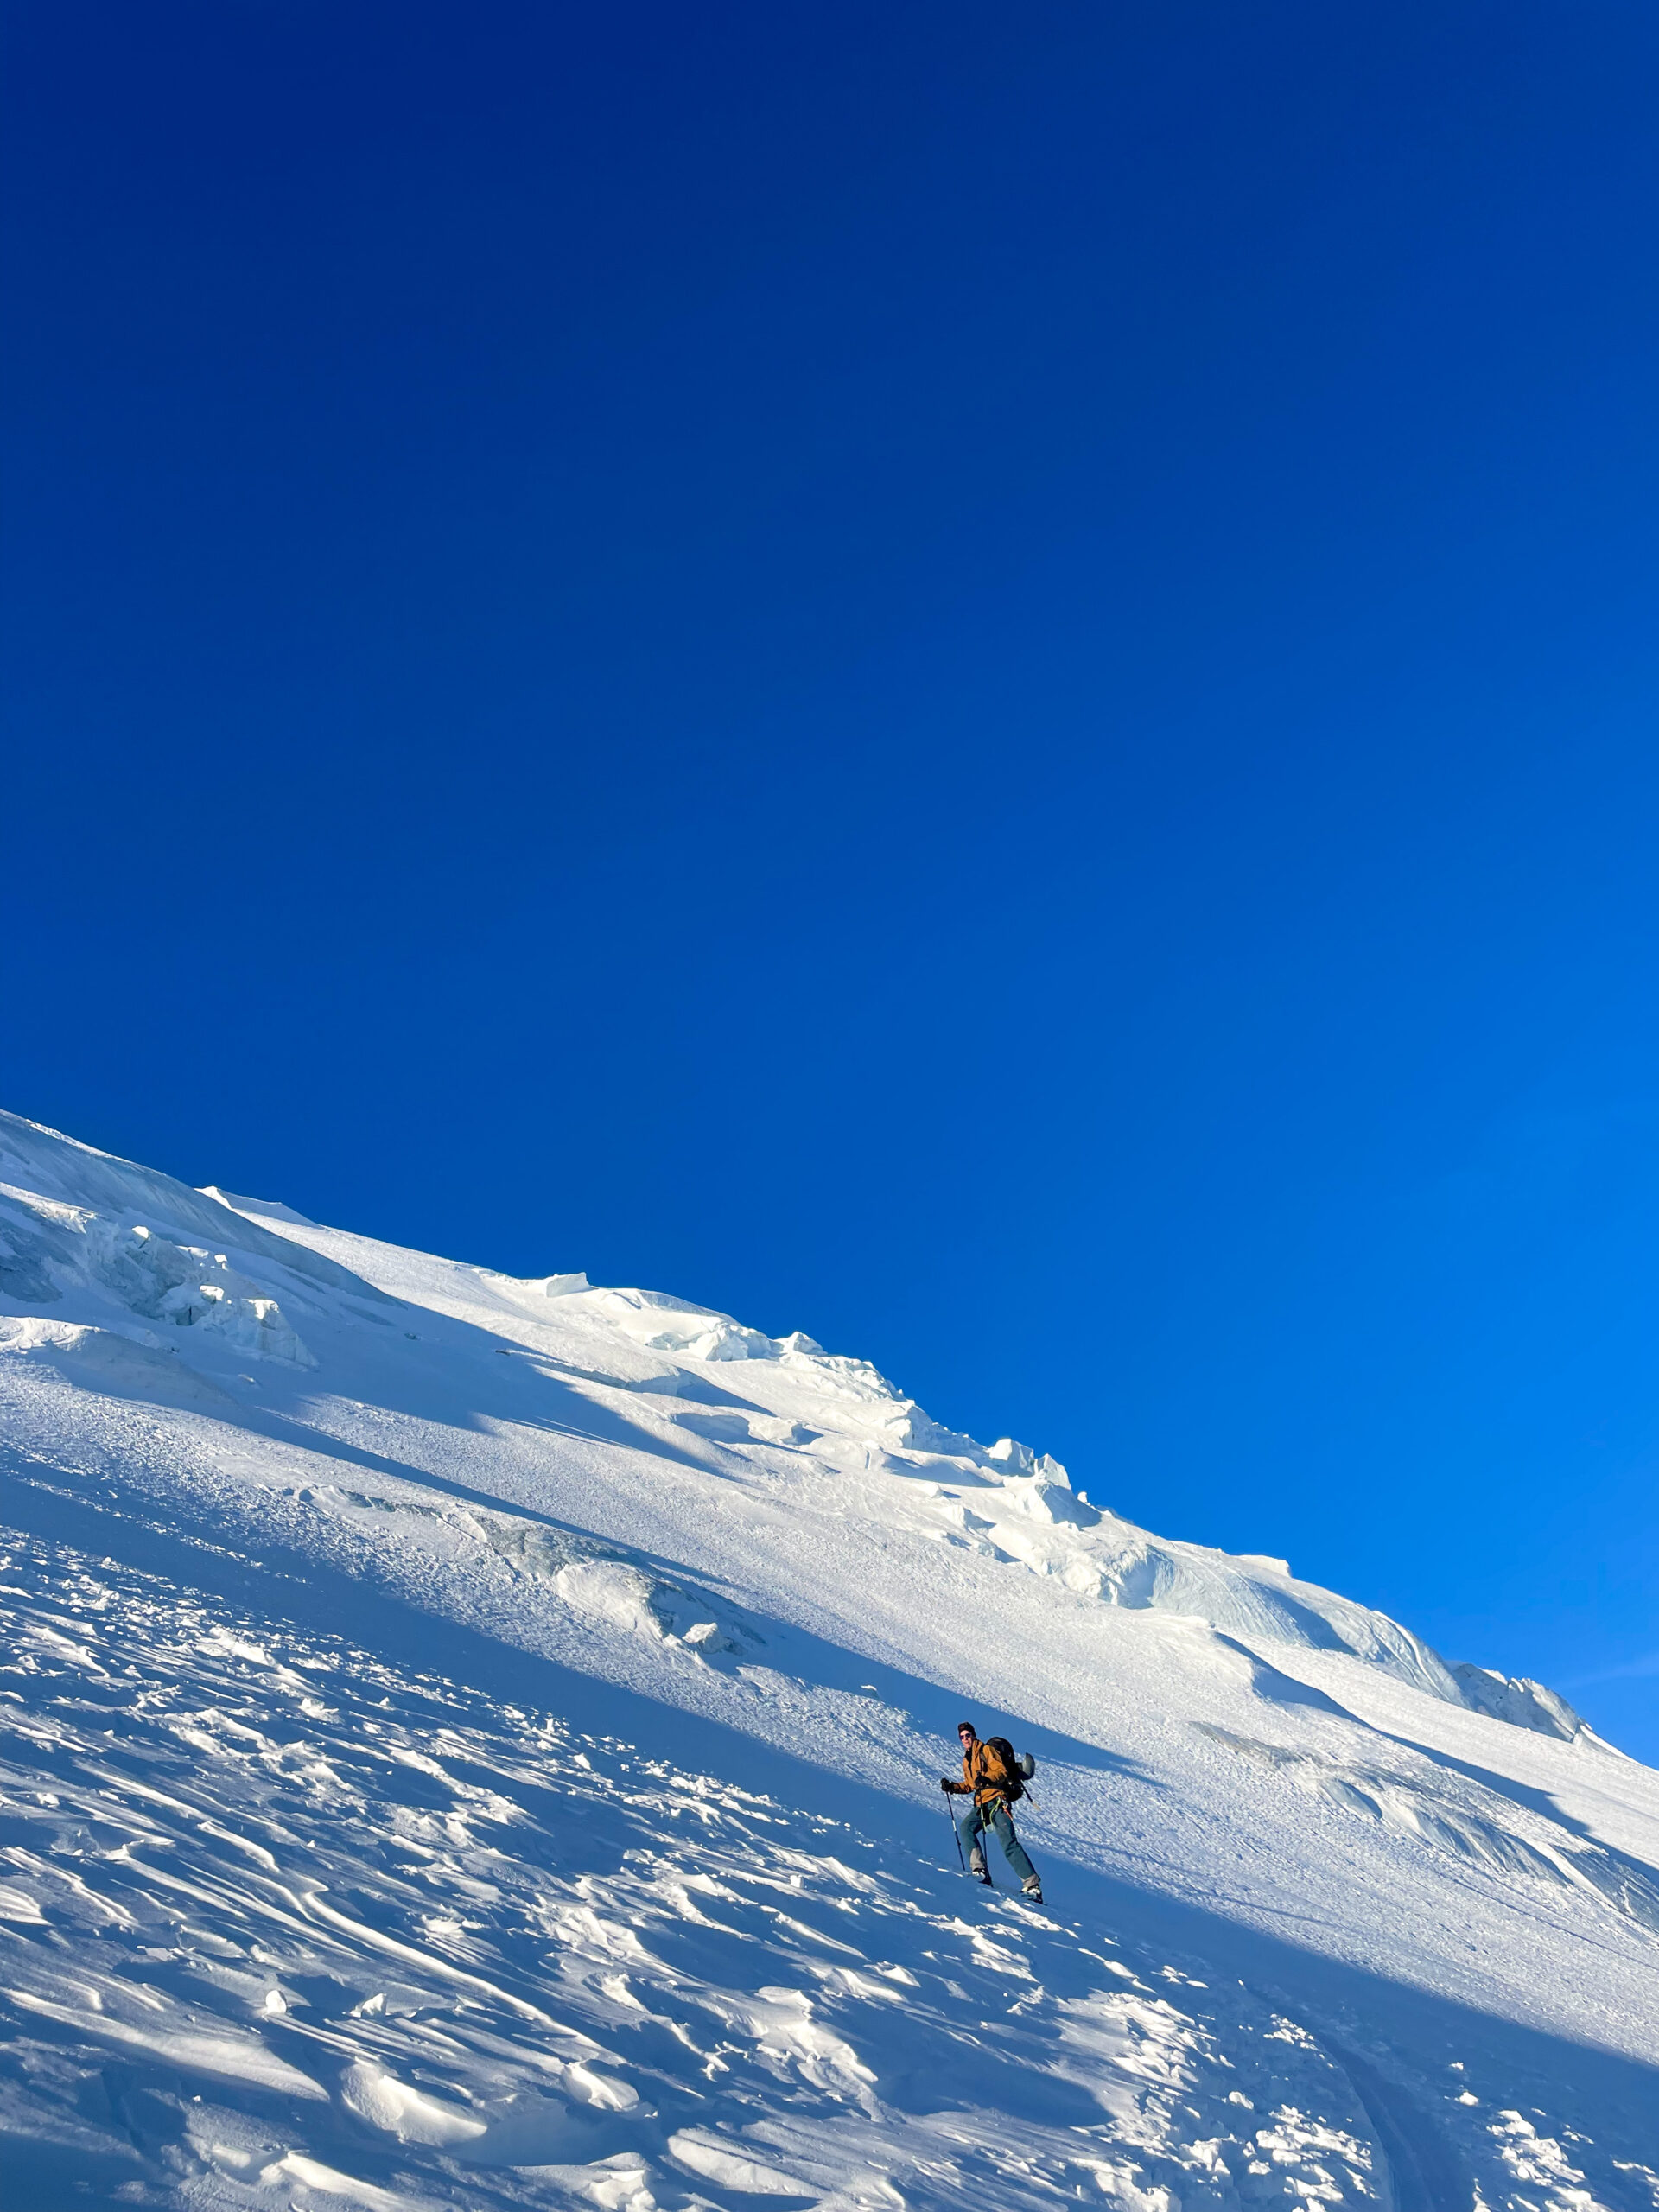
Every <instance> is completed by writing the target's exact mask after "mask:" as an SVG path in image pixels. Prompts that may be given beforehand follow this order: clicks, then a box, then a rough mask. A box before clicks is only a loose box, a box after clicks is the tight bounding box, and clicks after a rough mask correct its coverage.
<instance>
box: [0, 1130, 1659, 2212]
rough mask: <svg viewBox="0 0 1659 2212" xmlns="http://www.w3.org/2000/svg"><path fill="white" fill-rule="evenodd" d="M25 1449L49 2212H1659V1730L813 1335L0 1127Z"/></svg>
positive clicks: (9, 1717) (7, 1334)
mask: <svg viewBox="0 0 1659 2212" xmlns="http://www.w3.org/2000/svg"><path fill="white" fill-rule="evenodd" d="M550 1256H555V1255H550ZM556 1256H560V1257H564V1256H570V1257H580V1256H581V1255H556ZM0 1481H3V1510H0V1562H3V1566H0V1609H3V1612H4V1621H5V1635H4V1645H3V1653H0V1724H3V1743H0V1798H3V1802H0V1821H3V1829H4V1833H3V1839H0V2024H3V2034H0V2161H3V2164H0V2182H3V2192H4V2193H3V2202H4V2203H5V2204H6V2205H7V2206H8V2207H9V2208H17V2212H44V2209H45V2208H56V2207H58V2206H60V2205H62V2206H69V2205H86V2204H88V2203H109V2204H132V2205H154V2206H176V2207H185V2208H197V2207H200V2208H215V2209H217V2208H230V2207H236V2208H241V2207H249V2208H254V2207H296V2208H301V2209H302V2212H304V2209H305V2208H311V2207H316V2208H319V2212H327V2208H334V2207H340V2206H346V2205H353V2206H367V2207H370V2208H378V2212H403V2208H410V2212H417V2209H421V2208H438V2207H444V2208H451V2207H453V2208H458V2209H459V2208H465V2209H466V2212H473V2208H480V2209H481V2208H495V2207H498V2206H501V2207H506V2206H519V2205H524V2206H571V2207H575V2206H596V2207H618V2208H628V2209H629V2212H654V2209H655V2208H659V2207H660V2208H665V2209H666V2208H674V2209H675V2212H678V2209H679V2208H694V2207H705V2206H713V2207H724V2208H732V2207H736V2206H741V2205H750V2204H755V2205H761V2206H764V2205H765V2204H766V2203H767V2202H772V2203H776V2204H778V2205H779V2206H780V2207H784V2206H788V2205H791V2204H793V2205H799V2206H809V2205H810V2206H817V2207H822V2208H824V2212H853V2208H872V2212H874V2208H879V2207H880V2208H886V2207H895V2208H897V2207H906V2206H912V2207H917V2208H921V2207H950V2206H962V2205H968V2204H974V2203H979V2202H995V2204H997V2205H998V2206H1000V2207H1001V2206H1007V2207H1013V2208H1026V2207H1037V2206H1045V2207H1047V2206H1052V2205H1055V2204H1058V2203H1064V2202H1074V2203H1099V2204H1103V2205H1109V2206H1116V2207H1119V2208H1122V2212H1246V2208H1249V2212H1255V2208H1258V2207H1260V2208H1266V2207H1270V2206H1274V2207H1276V2206H1281V2205H1282V2206H1285V2207H1287V2208H1289V2207H1298V2208H1302V2212H1314V2208H1316V2207H1319V2206H1325V2205H1338V2204H1348V2205H1351V2206H1353V2207H1355V2208H1357V2212H1358V2208H1371V2207H1376V2208H1378V2209H1379V2212H1477V2208H1478V2212H1499V2208H1503V2212H1597V2208H1605V2212H1656V2208H1659V1776H1656V1774H1654V1773H1653V1772H1652V1771H1651V1770H1649V1769H1648V1768H1646V1767H1645V1766H1643V1765H1641V1764H1638V1763H1637V1761H1635V1760H1632V1759H1630V1758H1626V1757H1624V1755H1623V1754H1621V1753H1620V1752H1619V1751H1617V1750H1616V1749H1614V1748H1613V1747H1612V1746H1611V1745H1606V1744H1605V1743H1603V1742H1601V1741H1600V1740H1599V1738H1597V1737H1596V1735H1595V1734H1594V1732H1593V1731H1592V1730H1591V1729H1590V1728H1588V1727H1587V1726H1586V1725H1585V1724H1584V1723H1583V1721H1582V1720H1581V1719H1580V1717H1579V1716H1578V1715H1577V1714H1576V1713H1573V1710H1572V1708H1571V1707H1569V1706H1567V1704H1566V1702H1565V1700H1561V1699H1560V1697H1559V1696H1557V1695H1555V1694H1554V1693H1552V1692H1550V1691H1548V1689H1546V1688H1542V1687H1541V1685H1539V1684H1536V1683H1534V1682H1530V1681H1508V1680H1506V1679H1505V1678H1504V1677H1503V1676H1502V1675H1496V1674H1494V1673H1492V1672H1491V1670H1489V1669H1483V1668H1481V1667H1479V1666H1478V1665H1475V1664H1471V1663H1469V1662H1454V1663H1451V1664H1448V1663H1447V1662H1446V1661H1445V1660H1443V1659H1442V1658H1441V1656H1440V1655H1439V1654H1438V1653H1436V1652H1435V1651H1433V1649H1431V1648H1430V1647H1429V1646H1428V1645H1427V1644H1426V1643H1423V1642H1422V1641H1421V1639H1420V1638H1419V1637H1415V1636H1414V1635H1413V1634H1412V1633H1411V1632H1410V1630H1408V1629H1407V1628H1406V1627H1404V1626H1402V1625H1401V1624H1398V1623H1396V1622H1395V1621H1393V1620H1391V1619H1389V1618H1387V1617H1386V1616H1385V1615H1383V1614H1382V1613H1380V1612H1378V1611H1375V1610H1374V1609H1371V1608H1369V1607H1367V1606H1365V1605H1360V1604H1357V1603H1355V1602H1352V1601H1351V1600H1348V1599H1344V1598H1342V1597H1340V1596H1338V1594H1336V1593H1334V1592H1329V1591H1326V1590H1323V1589H1321V1588H1319V1587H1318V1586H1315V1585H1313V1584H1311V1583H1308V1582H1306V1581H1304V1580H1300V1579H1299V1578H1298V1577H1297V1576H1295V1575H1294V1573H1292V1571H1291V1569H1290V1567H1289V1565H1288V1563H1287V1562H1286V1561H1285V1560H1279V1559H1273V1558H1268V1557H1265V1556H1260V1555H1254V1554H1252V1555H1248V1556H1237V1555H1230V1554H1225V1553H1222V1552H1219V1551H1217V1550H1214V1549H1211V1548H1205V1547H1204V1546H1202V1545H1199V1544H1195V1543H1191V1542H1185V1541H1178V1540H1175V1539H1172V1538H1166V1537H1163V1536H1160V1535H1154V1534H1152V1533H1151V1532H1150V1531H1147V1530H1146V1529H1141V1528H1139V1527H1137V1526H1135V1524H1134V1523H1133V1522H1130V1521H1128V1519H1126V1518H1124V1517H1123V1516H1121V1515H1119V1514H1117V1513H1116V1512H1115V1511H1114V1510H1113V1509H1112V1506H1111V1504H1110V1503H1109V1496H1108V1491H1109V1480H1107V1479H1105V1478H1103V1477H1102V1476H1101V1475H1099V1474H1097V1473H1096V1472H1094V1471H1089V1472H1088V1473H1086V1475H1084V1477H1083V1478H1082V1479H1081V1481H1080V1482H1078V1483H1074V1482H1073V1480H1072V1478H1071V1475H1070V1474H1069V1473H1068V1471H1067V1470H1066V1469H1065V1467H1063V1466H1061V1465H1059V1464H1058V1462H1057V1461H1056V1460H1055V1459H1053V1458H1052V1457H1051V1456H1050V1455H1048V1454H1046V1453H1044V1452H1040V1451H1038V1450H1034V1449H1033V1448H1031V1447H1029V1446H1026V1445H1024V1444H1021V1443H1019V1442H1017V1441H1016V1440H1014V1439H1012V1438H1010V1437H1002V1438H998V1439H996V1440H993V1441H992V1442H991V1443H990V1444H989V1445H982V1444H981V1443H979V1442H977V1441H976V1440H975V1439H973V1438H971V1437H969V1436H967V1435H965V1434H963V1433H960V1432H958V1431H956V1430H952V1429H950V1428H948V1427H944V1426H943V1425H942V1424H941V1423H939V1422H938V1421H935V1420H933V1419H932V1418H931V1417H930V1416H929V1414H926V1413H925V1412H924V1411H923V1410H922V1408H920V1407H919V1406H918V1405H917V1404H916V1403H915V1402H914V1401H913V1400H912V1399H911V1398H909V1397H907V1396H906V1395H905V1394H904V1393H903V1392H902V1391H901V1390H900V1389H898V1388H897V1387H895V1386H894V1385H893V1383H889V1382H888V1381H887V1379H886V1378H885V1377H884V1376H882V1375H880V1373H879V1372H878V1371H877V1370H876V1369H875V1368H874V1367H873V1366H871V1365H870V1364H869V1363H868V1362H865V1361H863V1360H861V1359H858V1358H856V1357H849V1356H844V1355H841V1354H837V1353H833V1352H829V1351H825V1350H824V1349H823V1346H822V1345H820V1344H818V1343H817V1341H816V1340H815V1339H814V1338H812V1337H810V1335H808V1334H806V1333H805V1332H801V1331H796V1332H792V1333H791V1334H789V1335H786V1336H784V1337H780V1338H772V1337H770V1336H767V1335H766V1334H765V1333H764V1332H760V1331H758V1330H755V1329H753V1328H750V1327H748V1326H747V1325H744V1324H743V1323H741V1321H739V1320H737V1319H734V1317H732V1316H730V1315H728V1314H725V1313H717V1312H715V1311H712V1310H711V1309H709V1308H707V1307H704V1306H697V1305H695V1304H692V1303H690V1302H689V1301H687V1300H683V1299H681V1298H677V1297H674V1296H670V1295H668V1294H663V1293H660V1292H654V1291H649V1290H645V1289H637V1288H626V1287H601V1286H594V1285H593V1284H590V1283H589V1281H588V1278H587V1276H586V1274H583V1273H581V1272H579V1271H576V1270H566V1271H564V1272H559V1273H551V1274H548V1275H546V1276H542V1277H537V1278H535V1279H533V1280H518V1279H515V1278H512V1277H509V1276H506V1275H504V1274H499V1273H497V1272H494V1271H493V1270H491V1269H488V1268H481V1267H475V1266H469V1265H466V1264H464V1263H461V1262H452V1261H448V1260H443V1259H439V1258H436V1257H434V1256H432V1255H426V1254H422V1253H418V1252H413V1251H407V1250H404V1249H399V1248H397V1247H393V1246H390V1245H386V1244H384V1243H377V1242H375V1241H373V1240H372V1239H368V1238H365V1237H362V1236H355V1235H353V1234H351V1233H349V1232H347V1231H345V1230H335V1229H332V1228H328V1227H327V1226H324V1225H322V1224H318V1223H316V1222H314V1221H312V1220H309V1219H308V1218H307V1217H306V1216H305V1215H303V1214H302V1213H300V1212H298V1211H296V1209H295V1208H293V1207H292V1206H290V1205H284V1204H280V1203H277V1202H276V1201H270V1202H264V1201H260V1200H258V1199H256V1198H247V1197H243V1196H239V1195H236V1194H233V1193H231V1192H226V1191H225V1190H223V1189H222V1188H220V1187H219V1186H218V1185H210V1186H208V1187H207V1188H205V1189H202V1190H194V1189H191V1188H190V1187H189V1186H188V1185H185V1184H183V1183H181V1182H177V1181H175V1180H174V1179H171V1178H169V1177H167V1176H165V1175H162V1174H160V1173H155V1172H153V1171H150V1170H147V1169H144V1168H142V1167H140V1166H136V1165H134V1164H132V1163H130V1162H127V1161H124V1160H117V1159H114V1158H112V1157H111V1156H110V1155H108V1154H104V1153H100V1152H98V1151H96V1150H94V1149H92V1147H87V1146H85V1145H82V1144H79V1143H78V1142H76V1141H74V1140H73V1139H71V1138H69V1137H66V1136H63V1135H60V1134H58V1133H56V1132H54V1131H52V1130H49V1129H46V1128H41V1127H40V1126H39V1125H37V1124H35V1123H33V1122H28V1121H26V1120H24V1119H22V1118H21V1117H19V1116H10V1115H0ZM964 1712H966V1713H971V1714H973V1715H974V1716H975V1717H976V1719H977V1720H978V1722H979V1725H980V1727H981V1730H982V1733H987V1732H991V1731H992V1730H993V1729H995V1731H996V1732H1001V1733H1004V1734H1007V1735H1010V1736H1012V1737H1013V1738H1014V1740H1015V1742H1016V1744H1018V1745H1019V1746H1020V1748H1021V1749H1022V1750H1029V1751H1032V1752H1033V1753H1034V1754H1035V1756H1036V1758H1037V1760H1038V1773H1037V1777H1036V1779H1035V1782H1034V1783H1033V1793H1034V1802H1033V1803H1032V1804H1031V1805H1030V1806H1029V1807H1027V1808H1021V1814H1020V1827H1021V1832H1022V1834H1023V1836H1024V1838H1025V1840H1026V1841H1027V1846H1028V1847H1029V1848H1030V1849H1031V1851H1032V1853H1033V1856H1034V1858H1035V1859H1036V1860H1037V1863H1038V1865H1039V1868H1040V1869H1041V1871H1042V1872H1043V1875H1044V1878H1045V1884H1046V1895H1047V1903H1046V1904H1045V1905H1044V1906H1043V1907H1041V1908H1040V1909H1033V1908H1031V1907H1028V1906H1027V1905H1026V1904H1023V1903H1022V1902H1020V1901H1018V1900H1017V1898H1016V1897H1015V1896H1014V1894H1012V1893H1011V1890H1010V1887H1009V1885H1008V1884H1007V1878H1006V1876H1005V1877H1004V1879H1003V1885H1002V1886H1001V1887H1000V1888H999V1889H998V1890H997V1891H994V1892H992V1891H982V1890H981V1889H979V1888H978V1887H977V1886H976V1885H970V1884H969V1883H967V1882H966V1881H964V1880H963V1877H962V1875H961V1873H960V1872H959V1871H958V1868H957V1859H956V1853H955V1849H954V1845H953V1843H952V1840H951V1837H950V1833H949V1831H948V1829H947V1827H946V1824H945V1807H944V1802H943V1801H942V1799H941V1796H940V1792H939V1789H938V1777H939V1776H940V1774H941V1773H943V1772H944V1771H947V1770H950V1769H952V1768H953V1767H954V1765H955V1744H954V1735H953V1731H954V1726H955V1722H956V1720H957V1717H958V1716H959V1715H960V1714H961V1713H964ZM994 1859H995V1854H994Z"/></svg>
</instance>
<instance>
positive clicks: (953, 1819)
mask: <svg viewBox="0 0 1659 2212" xmlns="http://www.w3.org/2000/svg"><path fill="white" fill-rule="evenodd" d="M944 1817H945V1818H946V1820H947V1821H950V1840H951V1841H952V1842H953V1843H954V1844H955V1845H956V1847H957V1866H960V1867H961V1869H962V1871H963V1873H964V1874H965V1873H966V1872H968V1861H967V1860H966V1859H964V1858H963V1855H962V1831H961V1829H960V1828H958V1827H957V1816H956V1815H955V1814H954V1813H953V1812H952V1811H951V1809H950V1797H949V1796H948V1795H947V1796H946V1798H945V1801H944Z"/></svg>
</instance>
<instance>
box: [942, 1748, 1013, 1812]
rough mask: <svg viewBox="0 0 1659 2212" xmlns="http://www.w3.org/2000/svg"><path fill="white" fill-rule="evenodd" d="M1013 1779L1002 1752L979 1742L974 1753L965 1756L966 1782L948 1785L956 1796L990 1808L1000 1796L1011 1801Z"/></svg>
mask: <svg viewBox="0 0 1659 2212" xmlns="http://www.w3.org/2000/svg"><path fill="white" fill-rule="evenodd" d="M1013 1780H1014V1777H1013V1776H1012V1775H1011V1774H1010V1773H1009V1771H1008V1770H1007V1766H1006V1765H1005V1764H1003V1759H1002V1754H1001V1751H997V1750H996V1749H995V1747H994V1746H993V1745H989V1744H982V1743H980V1742H978V1741H977V1740H976V1742H975V1745H974V1748H973V1749H972V1751H964V1752H963V1758H962V1780H961V1781H960V1782H947V1783H945V1785H944V1786H945V1788H946V1789H948V1790H949V1791H950V1795H951V1796H953V1797H969V1796H971V1797H972V1799H973V1801H974V1802H975V1803H976V1805H988V1804H990V1803H991V1802H993V1800H994V1799H996V1798H998V1797H1001V1798H1004V1799H1006V1798H1007V1794H1008V1787H1009V1784H1010V1783H1012V1782H1013Z"/></svg>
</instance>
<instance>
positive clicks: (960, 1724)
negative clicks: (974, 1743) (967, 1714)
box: [957, 1720, 979, 1739]
mask: <svg viewBox="0 0 1659 2212" xmlns="http://www.w3.org/2000/svg"><path fill="white" fill-rule="evenodd" d="M964 1728H965V1729H966V1730H967V1731H968V1733H969V1735H970V1736H972V1737H974V1738H976V1739H977V1738H978V1735H979V1731H978V1729H977V1728H976V1727H975V1726H974V1724H973V1722H972V1721H971V1720H958V1721H957V1735H958V1736H960V1735H961V1733H962V1732H963V1729H964Z"/></svg>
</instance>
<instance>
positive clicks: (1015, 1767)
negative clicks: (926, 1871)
mask: <svg viewBox="0 0 1659 2212" xmlns="http://www.w3.org/2000/svg"><path fill="white" fill-rule="evenodd" d="M957 1738H958V1739H959V1740H960V1742H961V1745H962V1780H961V1781H960V1782H952V1781H951V1779H950V1776H949V1775H948V1774H945V1775H941V1776H940V1777H939V1787H940V1789H943V1790H945V1791H947V1792H948V1793H949V1795H950V1796H952V1797H971V1798H972V1799H973V1801H974V1802H973V1808H972V1810H971V1811H970V1812H968V1813H966V1814H964V1815H963V1818H962V1819H961V1820H960V1821H957V1834H959V1835H960V1837H961V1839H962V1840H963V1843H964V1844H965V1845H966V1846H967V1847H968V1866H969V1872H970V1873H973V1874H975V1875H976V1876H977V1877H978V1878H979V1879H980V1880H981V1881H982V1882H989V1881H990V1878H991V1877H990V1870H989V1869H988V1867H987V1866H986V1864H985V1847H984V1843H983V1840H982V1839H983V1836H984V1833H985V1830H986V1829H987V1828H989V1829H990V1830H991V1831H992V1833H993V1834H995V1837H996V1840H997V1841H998V1842H999V1843H1000V1844H1001V1847H1002V1856H1003V1857H1004V1858H1005V1859H1007V1862H1008V1864H1009V1866H1012V1867H1013V1869H1014V1872H1015V1873H1016V1874H1017V1875H1018V1876H1019V1878H1020V1883H1021V1885H1022V1886H1023V1888H1024V1890H1025V1893H1026V1895H1027V1897H1029V1898H1030V1899H1031V1901H1032V1903H1033V1904H1041V1903H1042V1901H1043V1885H1042V1883H1041V1881H1040V1879H1039V1877H1038V1873H1037V1869H1036V1868H1035V1867H1034V1866H1033V1865H1032V1863H1031V1861H1030V1859H1027V1856H1026V1847H1025V1846H1024V1845H1023V1844H1022V1843H1021V1842H1020V1839H1019V1837H1018V1836H1017V1835H1016V1834H1014V1821H1013V1819H1012V1818H1011V1816H1010V1815H1009V1812H1008V1808H1009V1806H1010V1805H1011V1804H1012V1803H1013V1802H1014V1799H1015V1798H1016V1797H1023V1796H1025V1794H1026V1785H1025V1779H1024V1776H1023V1775H1022V1774H1021V1772H1020V1769H1021V1766H1022V1765H1023V1766H1024V1768H1025V1770H1026V1771H1027V1772H1029V1771H1030V1770H1031V1762H1030V1760H1029V1759H1027V1760H1024V1761H1020V1760H1018V1759H1016V1758H1014V1752H1013V1750H1012V1749H1011V1747H1010V1746H1009V1745H1007V1743H1006V1742H1005V1741H1004V1740H1003V1738H1001V1737H1000V1736H994V1737H992V1738H989V1740H988V1741H987V1742H985V1743H981V1742H980V1740H979V1734H978V1731H977V1730H976V1728H975V1726H974V1724H973V1722H972V1721H971V1720H959V1721H958V1722H957Z"/></svg>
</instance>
